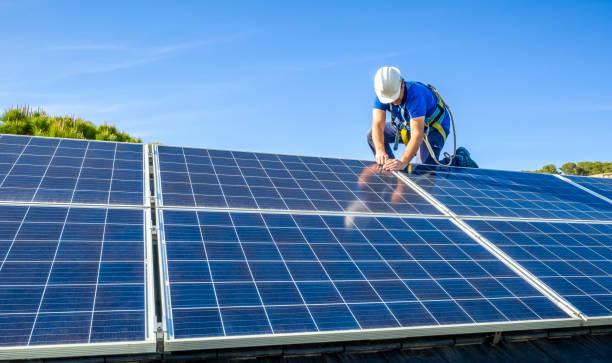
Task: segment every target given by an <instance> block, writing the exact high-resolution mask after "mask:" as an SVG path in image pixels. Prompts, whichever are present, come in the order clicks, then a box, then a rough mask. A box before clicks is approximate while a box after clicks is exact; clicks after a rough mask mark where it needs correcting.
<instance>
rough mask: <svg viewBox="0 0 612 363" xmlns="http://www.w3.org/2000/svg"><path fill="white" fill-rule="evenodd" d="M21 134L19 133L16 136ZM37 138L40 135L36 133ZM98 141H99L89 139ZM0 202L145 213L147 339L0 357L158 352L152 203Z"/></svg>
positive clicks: (6, 350) (21, 349)
mask: <svg viewBox="0 0 612 363" xmlns="http://www.w3.org/2000/svg"><path fill="white" fill-rule="evenodd" d="M17 136H19V135H17ZM33 137H38V136H33ZM90 141H96V140H90ZM100 142H102V141H100ZM143 163H144V168H143V169H144V170H143V173H144V175H143V183H144V185H143V203H146V202H147V201H148V200H150V198H151V189H150V184H149V183H150V179H149V159H148V153H147V145H146V144H143ZM0 205H22V206H30V205H35V206H47V207H66V208H98V209H100V208H102V209H132V210H140V211H142V213H143V219H144V223H143V229H144V231H143V233H144V246H145V259H144V266H143V268H144V274H145V319H144V320H145V324H144V325H145V339H144V340H138V341H124V342H104V343H77V344H49V345H31V346H7V347H0V360H9V359H42V358H62V357H66V358H68V357H85V356H102V355H109V356H110V355H120V354H148V353H156V350H157V346H156V328H157V327H156V316H155V289H156V288H157V287H156V286H155V283H154V267H153V265H154V261H153V239H152V228H151V208H150V205H147V204H143V205H132V204H129V205H128V204H93V203H84V204H80V203H40V202H7V201H2V202H0Z"/></svg>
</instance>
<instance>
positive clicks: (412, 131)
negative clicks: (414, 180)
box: [368, 67, 478, 170]
mask: <svg viewBox="0 0 612 363" xmlns="http://www.w3.org/2000/svg"><path fill="white" fill-rule="evenodd" d="M374 90H375V91H376V99H375V101H374V110H373V111H372V129H371V130H370V131H369V132H368V144H369V145H370V148H371V149H372V152H373V153H374V155H375V158H376V163H378V164H379V165H382V166H383V168H384V169H385V170H403V169H405V168H406V167H407V166H408V164H409V163H410V161H412V159H413V158H415V160H414V161H415V162H416V163H417V164H434V163H435V160H434V159H433V157H432V155H431V153H430V152H429V150H428V149H427V146H426V145H425V143H424V142H423V140H424V138H425V132H427V129H429V131H428V140H429V143H430V145H431V148H432V150H433V152H434V154H435V158H436V160H437V159H438V158H439V156H440V151H441V150H442V147H443V146H444V143H445V141H446V136H447V135H448V134H449V131H450V114H449V112H448V110H447V109H446V107H445V106H444V102H443V101H442V99H441V97H440V96H439V95H438V94H437V91H436V90H435V89H434V88H433V87H430V86H427V85H424V84H422V83H418V82H406V81H405V80H404V79H403V78H402V76H401V73H400V71H399V69H397V68H395V67H381V68H380V69H379V70H378V71H377V72H376V76H375V77H374ZM387 111H389V112H391V114H392V119H395V122H387V123H385V120H386V112H387ZM398 124H400V125H402V126H400V127H399V128H398ZM402 128H405V129H406V131H404V132H402V130H401V129H402ZM396 137H397V138H400V140H401V141H402V142H403V143H404V144H405V145H406V150H405V151H404V154H403V155H402V156H401V158H399V159H395V156H394V155H393V151H391V147H390V146H389V144H390V143H395V142H396ZM457 156H458V157H457V158H456V160H454V161H453V165H458V166H469V167H476V168H477V167H478V165H476V163H475V162H474V161H473V160H471V159H470V156H469V152H468V151H467V150H466V149H465V148H458V149H457ZM447 162H448V161H447Z"/></svg>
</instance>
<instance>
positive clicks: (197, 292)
mask: <svg viewBox="0 0 612 363" xmlns="http://www.w3.org/2000/svg"><path fill="white" fill-rule="evenodd" d="M159 218H160V219H159V220H160V225H161V226H162V246H163V247H162V260H163V262H164V265H163V268H162V269H163V271H164V275H163V279H164V281H166V282H167V284H164V286H166V287H167V288H168V289H169V291H166V292H165V298H166V301H165V305H166V322H167V324H168V326H167V328H168V332H169V333H170V337H171V338H174V339H181V338H202V337H223V336H238V335H248V334H256V335H257V334H280V333H293V332H323V331H347V330H357V331H360V330H361V331H363V330H367V329H373V328H400V327H404V328H405V327H417V326H441V325H448V324H464V323H465V324H475V323H486V322H519V321H541V320H545V319H564V318H569V316H568V315H566V313H564V312H563V311H562V310H560V309H559V308H558V307H556V305H554V304H553V303H552V302H551V301H550V300H549V299H548V298H546V297H544V296H543V295H542V294H541V293H540V292H539V291H538V290H536V289H534V288H533V287H532V286H531V285H529V284H528V283H527V282H526V281H525V280H523V279H522V278H520V277H519V276H518V275H517V274H516V273H514V272H513V271H512V270H511V269H509V268H508V267H507V266H505V265H504V264H503V263H502V262H500V261H499V260H498V259H496V258H495V257H494V256H493V255H492V254H490V253H489V252H488V251H487V250H486V249H485V248H484V247H482V246H481V245H479V244H478V243H477V242H475V241H474V240H473V239H471V238H470V237H469V236H468V235H467V234H465V233H464V232H462V231H461V230H459V228H458V227H457V226H455V225H454V224H453V223H452V222H451V221H450V220H448V219H429V220H426V219H421V218H399V217H351V216H346V217H342V216H329V215H328V216H326V215H313V214H308V215H307V214H266V213H261V214H260V213H252V212H210V211H199V212H196V211H190V210H164V211H163V212H160V213H159Z"/></svg>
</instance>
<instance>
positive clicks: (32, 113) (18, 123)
mask: <svg viewBox="0 0 612 363" xmlns="http://www.w3.org/2000/svg"><path fill="white" fill-rule="evenodd" d="M0 133H2V134H16V135H32V136H49V137H64V138H69V139H87V140H103V141H121V142H138V143H140V142H142V141H141V139H140V138H134V137H132V136H130V135H129V134H127V133H125V132H123V131H119V130H117V128H116V127H115V126H111V125H107V124H103V125H100V126H96V125H94V124H93V123H91V121H87V120H83V119H81V118H76V119H75V118H74V117H73V116H49V115H47V113H46V112H45V111H43V110H41V109H36V110H32V109H31V108H29V107H28V106H23V107H11V108H9V109H8V110H6V111H5V112H4V113H3V114H2V116H1V117H0Z"/></svg>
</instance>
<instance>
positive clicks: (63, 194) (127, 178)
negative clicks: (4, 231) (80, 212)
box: [0, 135, 145, 205]
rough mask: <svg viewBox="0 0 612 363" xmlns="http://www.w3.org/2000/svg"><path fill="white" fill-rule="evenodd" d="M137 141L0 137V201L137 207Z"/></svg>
mask: <svg viewBox="0 0 612 363" xmlns="http://www.w3.org/2000/svg"><path fill="white" fill-rule="evenodd" d="M144 175H145V173H144V169H143V145H141V144H127V143H114V142H99V141H85V140H72V139H57V138H43V137H28V136H15V135H0V200H2V201H12V202H59V203H92V204H125V205H142V204H143V203H144V200H143V194H144V189H143V188H144V182H143V178H144Z"/></svg>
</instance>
